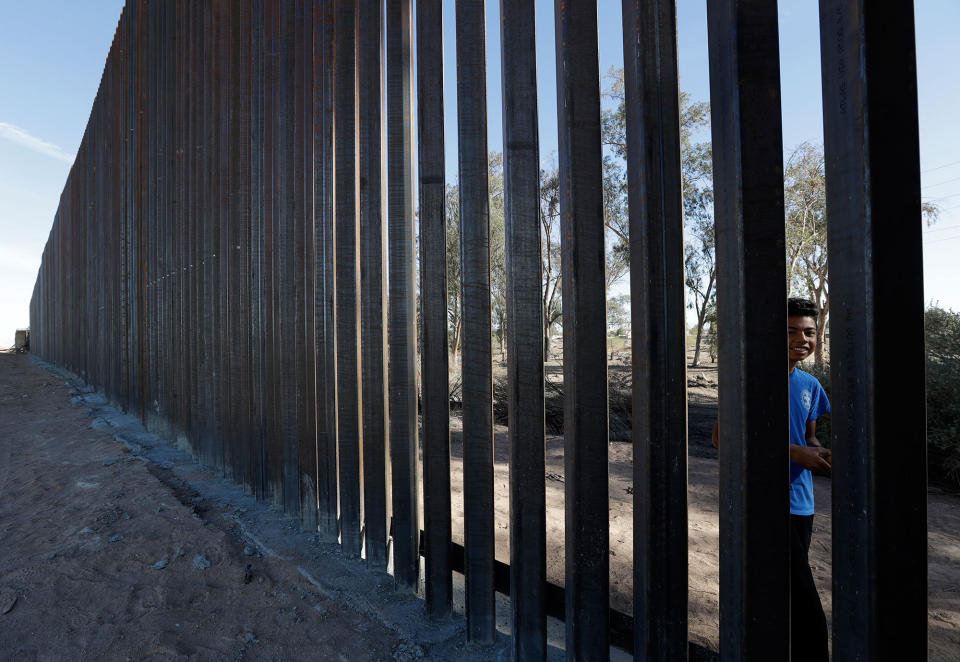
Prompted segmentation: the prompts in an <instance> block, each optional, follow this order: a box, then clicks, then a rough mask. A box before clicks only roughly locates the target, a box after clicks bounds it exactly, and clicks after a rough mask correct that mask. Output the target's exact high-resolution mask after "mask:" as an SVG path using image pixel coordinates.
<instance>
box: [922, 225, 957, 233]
mask: <svg viewBox="0 0 960 662" xmlns="http://www.w3.org/2000/svg"><path fill="white" fill-rule="evenodd" d="M957 229H960V223H951V224H950V225H943V226H940V227H938V228H934V229H932V230H924V234H931V233H933V232H943V231H944V230H957Z"/></svg>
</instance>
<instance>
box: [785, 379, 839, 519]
mask: <svg viewBox="0 0 960 662" xmlns="http://www.w3.org/2000/svg"><path fill="white" fill-rule="evenodd" d="M829 411H830V401H829V400H828V399H827V394H826V392H825V391H824V390H823V387H822V386H820V382H818V381H817V378H816V377H814V376H813V375H810V374H808V373H806V372H803V371H802V370H800V368H794V369H793V372H791V373H790V443H791V444H797V445H798V446H806V445H807V423H808V422H809V421H815V420H817V419H818V418H819V417H820V416H821V415H822V414H826V413H827V412H829ZM790 514H791V515H813V474H811V473H810V470H809V469H804V468H803V467H801V466H800V465H799V464H797V463H796V462H794V461H793V460H791V461H790Z"/></svg>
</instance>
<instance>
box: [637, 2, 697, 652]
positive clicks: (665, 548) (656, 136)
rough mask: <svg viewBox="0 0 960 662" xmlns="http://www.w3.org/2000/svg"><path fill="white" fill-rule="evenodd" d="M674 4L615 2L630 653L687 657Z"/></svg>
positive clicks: (684, 419) (680, 222) (681, 265)
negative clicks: (627, 338) (626, 285)
mask: <svg viewBox="0 0 960 662" xmlns="http://www.w3.org/2000/svg"><path fill="white" fill-rule="evenodd" d="M676 47H677V20H676V0H655V1H653V2H641V1H640V0H624V2H623V52H624V54H625V56H624V83H625V92H626V103H625V104H624V107H625V109H626V130H627V176H628V190H629V205H630V208H629V213H630V290H631V297H632V306H631V318H632V319H631V321H632V325H631V326H632V332H631V336H632V338H633V352H632V353H633V398H634V399H633V422H634V427H633V472H634V473H633V480H634V497H633V517H634V520H633V522H634V527H633V530H634V536H633V559H634V565H633V567H634V579H633V587H634V588H633V596H634V597H633V613H634V623H635V626H634V650H633V654H634V657H636V658H637V659H644V660H683V659H686V657H687V371H686V326H685V321H684V309H685V306H684V294H685V293H684V276H683V273H684V247H683V199H682V187H681V178H680V104H679V88H678V84H677V52H676Z"/></svg>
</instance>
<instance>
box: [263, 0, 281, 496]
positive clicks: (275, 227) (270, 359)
mask: <svg viewBox="0 0 960 662" xmlns="http://www.w3.org/2000/svg"><path fill="white" fill-rule="evenodd" d="M280 2H281V0H264V6H263V19H264V21H263V22H264V27H263V43H264V56H263V57H264V61H263V82H264V104H263V170H264V172H263V176H264V247H263V248H264V258H263V259H264V265H263V276H264V284H263V289H264V304H265V308H264V321H265V327H264V390H265V395H266V427H265V431H264V432H265V435H266V453H265V455H266V461H265V463H266V479H267V493H268V495H269V496H268V498H269V500H270V503H271V504H273V505H275V506H281V507H282V506H283V443H282V433H281V430H280V417H279V413H278V412H279V408H280V406H281V401H280V397H279V394H278V393H277V391H278V389H277V386H278V384H279V377H278V372H279V369H280V366H279V358H280V357H279V353H278V352H279V347H278V346H279V344H280V340H281V339H280V325H279V323H278V308H279V301H278V297H277V292H278V290H279V286H278V283H277V266H278V265H277V257H278V254H279V251H280V248H279V243H280V238H279V209H280V205H281V200H280V181H279V177H278V159H279V149H278V148H279V131H278V129H279V122H278V115H279V112H280V80H279V79H280V61H279V60H280Z"/></svg>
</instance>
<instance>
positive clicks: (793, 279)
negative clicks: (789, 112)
mask: <svg viewBox="0 0 960 662" xmlns="http://www.w3.org/2000/svg"><path fill="white" fill-rule="evenodd" d="M783 202H784V215H785V221H786V250H787V293H788V294H789V295H792V296H802V297H806V298H808V299H810V300H811V301H813V302H814V303H815V304H817V306H818V307H819V308H820V324H819V328H818V330H817V349H816V351H815V352H814V361H815V362H816V363H817V364H822V363H823V358H824V349H825V342H824V341H825V339H826V330H827V326H828V322H829V316H830V287H829V269H828V264H827V186H826V168H825V165H824V155H823V146H822V145H818V144H815V143H810V142H803V143H800V144H799V145H798V146H797V147H796V149H794V150H793V153H792V154H791V155H790V157H789V158H788V159H787V163H786V167H785V168H784V171H783ZM921 213H922V215H923V218H924V220H925V222H926V223H927V224H928V225H930V224H933V223H935V222H936V220H937V218H938V216H939V213H940V210H939V208H938V207H937V206H936V205H935V204H932V203H924V204H923V205H922V207H921Z"/></svg>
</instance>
